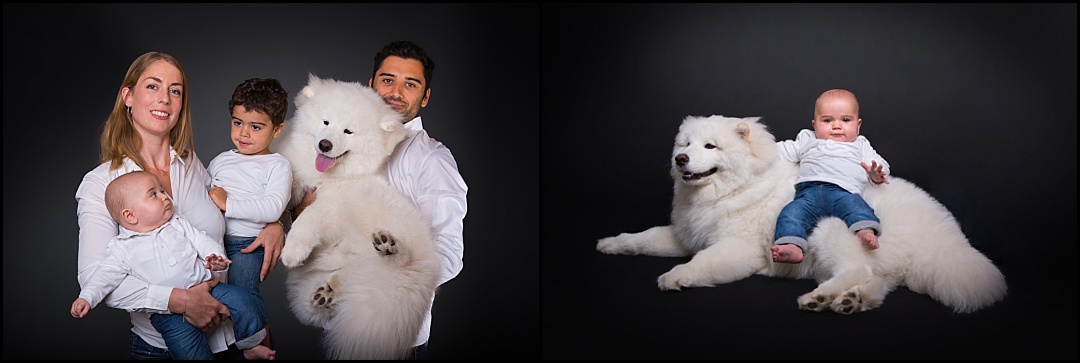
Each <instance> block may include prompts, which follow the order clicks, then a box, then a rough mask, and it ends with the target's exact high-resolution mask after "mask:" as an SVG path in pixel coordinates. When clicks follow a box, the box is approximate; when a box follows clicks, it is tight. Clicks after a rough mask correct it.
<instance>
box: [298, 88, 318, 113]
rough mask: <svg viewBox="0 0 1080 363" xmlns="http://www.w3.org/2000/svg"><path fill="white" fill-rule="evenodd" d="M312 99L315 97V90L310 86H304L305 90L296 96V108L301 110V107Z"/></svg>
mask: <svg viewBox="0 0 1080 363" xmlns="http://www.w3.org/2000/svg"><path fill="white" fill-rule="evenodd" d="M312 97H315V89H314V88H311V86H310V85H308V86H304V89H301V90H300V92H298V93H297V94H296V100H295V101H294V102H295V103H296V107H297V108H300V106H303V105H304V103H305V102H307V100H308V99H310V98H312Z"/></svg>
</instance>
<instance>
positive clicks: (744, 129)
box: [735, 122, 750, 141]
mask: <svg viewBox="0 0 1080 363" xmlns="http://www.w3.org/2000/svg"><path fill="white" fill-rule="evenodd" d="M735 132H737V133H739V136H742V138H743V140H746V141H750V125H747V124H746V123H745V122H740V123H739V124H738V125H736V126H735Z"/></svg>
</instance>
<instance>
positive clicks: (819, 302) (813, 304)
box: [798, 292, 832, 312]
mask: <svg viewBox="0 0 1080 363" xmlns="http://www.w3.org/2000/svg"><path fill="white" fill-rule="evenodd" d="M831 301H832V297H830V296H826V295H821V294H815V293H813V292H811V293H808V294H806V295H803V296H800V297H799V299H798V302H799V310H807V311H814V312H819V311H824V310H825V309H826V308H828V307H829V303H830V302H831Z"/></svg>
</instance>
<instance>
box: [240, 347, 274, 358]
mask: <svg viewBox="0 0 1080 363" xmlns="http://www.w3.org/2000/svg"><path fill="white" fill-rule="evenodd" d="M275 358H277V351H276V350H273V349H270V347H268V346H265V345H261V344H260V345H256V346H254V347H252V348H250V349H245V350H244V359H246V360H274V359H275Z"/></svg>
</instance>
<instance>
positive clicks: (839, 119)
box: [810, 88, 862, 142]
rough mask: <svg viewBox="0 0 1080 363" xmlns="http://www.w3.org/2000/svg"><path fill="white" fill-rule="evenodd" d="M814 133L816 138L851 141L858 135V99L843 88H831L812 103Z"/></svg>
mask: <svg viewBox="0 0 1080 363" xmlns="http://www.w3.org/2000/svg"><path fill="white" fill-rule="evenodd" d="M810 124H811V125H813V126H814V135H815V136H817V138H818V139H823V140H835V141H842V142H852V141H855V138H856V137H858V136H859V128H860V127H861V126H862V119H861V118H859V100H857V99H856V98H855V94H854V93H851V91H848V90H845V89H839V88H837V89H831V90H828V91H825V92H824V93H822V94H821V96H818V99H817V102H815V103H814V119H813V120H810Z"/></svg>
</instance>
